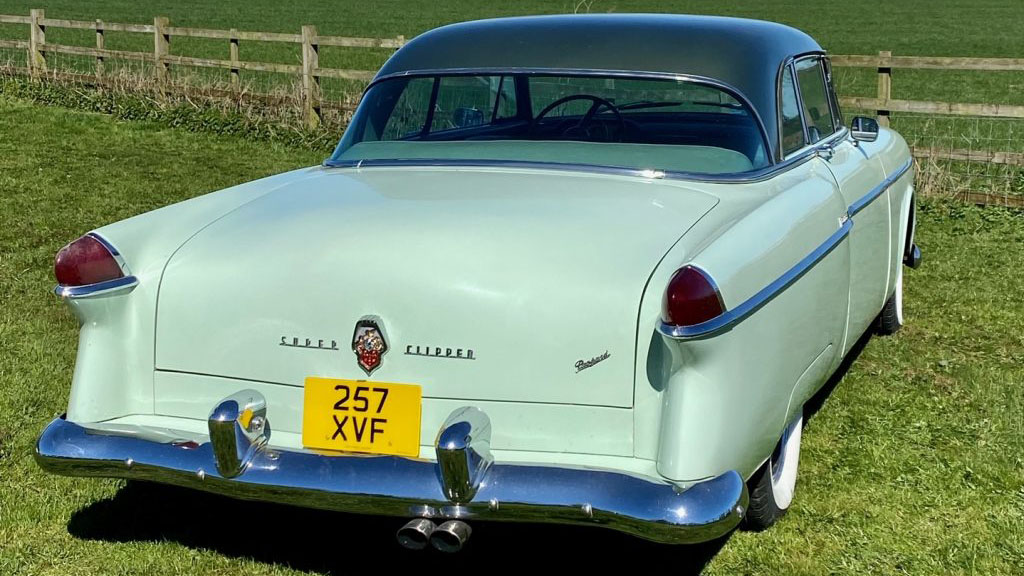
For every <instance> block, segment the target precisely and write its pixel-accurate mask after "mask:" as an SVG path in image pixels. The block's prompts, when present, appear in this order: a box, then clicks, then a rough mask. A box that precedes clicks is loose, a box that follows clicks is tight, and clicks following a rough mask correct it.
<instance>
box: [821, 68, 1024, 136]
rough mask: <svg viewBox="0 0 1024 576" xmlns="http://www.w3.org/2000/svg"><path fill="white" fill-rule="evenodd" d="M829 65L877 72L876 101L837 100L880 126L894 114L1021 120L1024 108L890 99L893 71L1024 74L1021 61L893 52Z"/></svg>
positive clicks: (886, 123)
mask: <svg viewBox="0 0 1024 576" xmlns="http://www.w3.org/2000/svg"><path fill="white" fill-rule="evenodd" d="M831 60H832V65H833V66H837V67H847V68H875V69H876V70H877V71H878V96H877V98H858V97H845V98H840V102H841V103H842V104H843V105H844V106H851V107H853V108H861V109H865V110H875V111H876V113H877V115H878V120H879V122H880V123H881V124H883V125H885V126H888V125H889V116H890V115H891V114H892V113H893V112H913V113H923V114H945V115H950V116H982V117H991V118H1024V106H1010V105H1006V104H963V103H953V102H926V101H919V100H894V99H893V98H892V70H893V68H902V69H906V70H985V71H1024V58H945V57H938V56H893V55H892V52H886V51H883V52H879V53H878V55H877V56H851V55H836V56H832V57H831Z"/></svg>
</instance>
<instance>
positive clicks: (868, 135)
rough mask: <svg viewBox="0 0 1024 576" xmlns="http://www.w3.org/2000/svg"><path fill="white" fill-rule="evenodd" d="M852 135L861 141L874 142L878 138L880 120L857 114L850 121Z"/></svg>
mask: <svg viewBox="0 0 1024 576" xmlns="http://www.w3.org/2000/svg"><path fill="white" fill-rule="evenodd" d="M850 135H852V136H853V139H854V140H857V141H860V142H874V141H875V140H877V139H878V120H875V119H874V118H868V117H867V116H857V117H855V118H854V119H853V121H851V122H850Z"/></svg>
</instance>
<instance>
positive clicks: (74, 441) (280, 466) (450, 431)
mask: <svg viewBox="0 0 1024 576" xmlns="http://www.w3.org/2000/svg"><path fill="white" fill-rule="evenodd" d="M243 424H244V425H243ZM209 427H210V439H211V441H210V442H204V443H201V444H197V443H195V442H158V441H154V440H151V439H144V438H141V437H139V435H136V434H132V433H131V431H125V430H119V431H117V432H112V431H108V430H91V429H88V428H86V427H83V426H80V425H78V424H75V423H73V422H69V421H68V420H66V419H65V418H64V417H63V416H61V417H59V418H56V419H54V420H53V421H52V422H51V423H50V424H49V425H48V426H47V427H46V429H45V430H44V431H43V433H42V435H41V436H40V437H39V441H38V444H37V447H36V452H35V457H36V461H37V462H38V463H39V465H40V466H41V467H42V468H43V469H44V470H46V471H48V472H53V473H56V474H64V475H69V476H100V477H119V478H133V479H142V480H151V481H155V482H162V483H167V484H175V485H179V486H185V487H190V488H197V489H200V490H206V491H210V492H215V493H219V494H223V495H226V496H231V497H235V498H242V499H249V500H265V501H269V502H278V503H286V504H293V505H297V506H305V507H311V508H321V509H327V510H336V511H341V512H350V513H359V514H383V515H390V516H398V517H403V518H410V517H425V518H435V519H447V518H461V519H479V520H513V521H528V522H545V523H565V524H583V525H587V524H589V525H600V526H605V527H608V528H612V529H615V530H619V531H622V532H626V533H629V534H632V535H635V536H639V537H642V538H646V539H649V540H654V541H658V542H666V543H693V542H702V541H706V540H711V539H714V538H717V537H719V536H722V535H724V534H726V533H727V532H729V531H730V530H732V529H733V528H734V527H736V525H737V524H738V523H739V522H740V520H741V519H742V517H743V513H744V511H745V509H746V506H747V490H746V485H745V483H744V482H743V479H742V478H741V477H740V475H739V474H738V473H736V472H733V471H730V472H727V473H725V474H722V475H721V476H718V477H715V478H712V479H710V480H706V481H704V482H700V483H697V484H695V485H693V486H691V487H689V488H687V489H685V490H684V489H681V488H680V487H678V486H677V485H675V484H672V483H670V482H667V481H665V480H662V479H656V478H645V477H639V476H635V475H631V474H627V473H623V472H617V471H613V470H601V469H592V468H589V469H584V468H563V467H554V466H546V465H530V464H511V463H509V464H502V463H495V462H494V461H493V459H492V458H491V455H490V450H489V443H490V442H489V441H490V422H489V421H488V419H487V416H486V415H485V414H484V413H483V412H481V411H480V410H477V409H476V408H469V407H467V408H460V409H459V410H456V411H455V412H453V413H452V416H451V417H449V419H448V421H446V422H445V424H444V425H443V426H442V429H441V430H440V432H439V434H438V438H437V443H436V444H437V454H438V461H437V462H435V461H430V460H423V459H414V458H404V457H397V456H363V455H351V454H346V455H337V456H333V455H325V454H322V453H314V452H310V451H286V450H277V449H275V448H272V447H269V446H268V445H267V440H268V439H269V436H270V425H269V423H268V422H267V421H266V417H265V403H263V399H262V397H260V396H259V394H258V393H256V392H253V391H243V392H242V393H239V394H235V395H232V396H231V397H229V398H227V399H225V400H224V401H222V402H221V403H220V404H218V405H217V407H215V408H214V410H213V412H212V413H211V415H210V421H209Z"/></svg>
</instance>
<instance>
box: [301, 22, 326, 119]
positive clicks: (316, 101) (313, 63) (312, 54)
mask: <svg viewBox="0 0 1024 576" xmlns="http://www.w3.org/2000/svg"><path fill="white" fill-rule="evenodd" d="M316 36H317V34H316V26H303V27H302V106H303V115H304V116H305V119H306V127H307V128H316V127H317V126H319V125H320V121H321V120H322V118H321V116H320V77H319V76H317V75H316V74H315V72H316V70H317V68H319V67H320V46H319V45H317V44H316Z"/></svg>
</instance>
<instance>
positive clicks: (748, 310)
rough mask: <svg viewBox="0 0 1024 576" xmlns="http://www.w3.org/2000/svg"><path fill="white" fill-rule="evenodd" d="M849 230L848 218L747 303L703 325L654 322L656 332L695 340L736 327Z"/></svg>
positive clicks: (828, 249) (803, 272) (820, 258)
mask: <svg viewBox="0 0 1024 576" xmlns="http://www.w3.org/2000/svg"><path fill="white" fill-rule="evenodd" d="M852 228H853V220H849V219H848V220H846V221H845V222H843V223H842V225H840V226H839V230H836V231H835V232H834V233H833V234H832V235H831V236H829V237H828V239H826V240H825V241H824V242H823V243H822V244H821V245H819V246H818V247H817V248H815V249H814V250H813V251H812V252H811V253H810V254H808V255H807V256H805V257H804V258H803V259H802V260H800V261H799V262H797V263H796V264H795V265H794V266H793V267H792V268H790V269H789V270H787V271H786V272H785V273H783V274H782V275H781V276H779V277H778V278H776V279H775V280H773V281H772V282H771V283H770V284H768V285H767V286H765V287H764V288H762V289H761V290H759V291H758V292H757V293H756V294H754V295H753V296H751V297H750V298H747V300H746V301H744V302H743V303H742V304H740V305H739V306H737V307H735V308H732V309H729V310H727V311H725V312H724V313H722V314H721V315H719V316H717V317H715V318H712V319H711V320H708V321H707V322H701V323H700V324H694V325H693V326H673V325H670V324H666V323H665V322H664V321H660V322H659V323H658V332H660V333H661V334H662V335H663V336H666V337H668V338H671V339H673V340H696V339H702V338H708V337H711V336H715V335H717V334H720V333H722V332H725V331H728V330H731V329H732V328H733V326H735V325H737V324H739V323H740V322H742V321H743V320H745V319H746V318H747V317H749V316H750V315H751V314H753V313H754V312H756V311H758V310H759V309H760V308H761V307H763V306H764V305H765V304H768V303H769V302H771V301H772V300H773V299H775V297H776V296H778V295H779V294H781V293H782V292H784V291H785V290H786V289H787V288H789V287H790V286H792V285H793V283H794V282H796V281H797V280H799V279H800V277H801V276H803V275H804V274H806V273H807V272H808V271H810V270H811V268H813V267H814V266H815V265H816V264H817V263H818V262H821V261H822V260H823V259H824V258H825V256H828V255H829V253H831V252H832V250H834V249H835V247H836V246H838V245H839V244H840V242H842V241H843V240H844V239H845V238H846V237H847V236H849V235H850V230H851V229H852Z"/></svg>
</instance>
